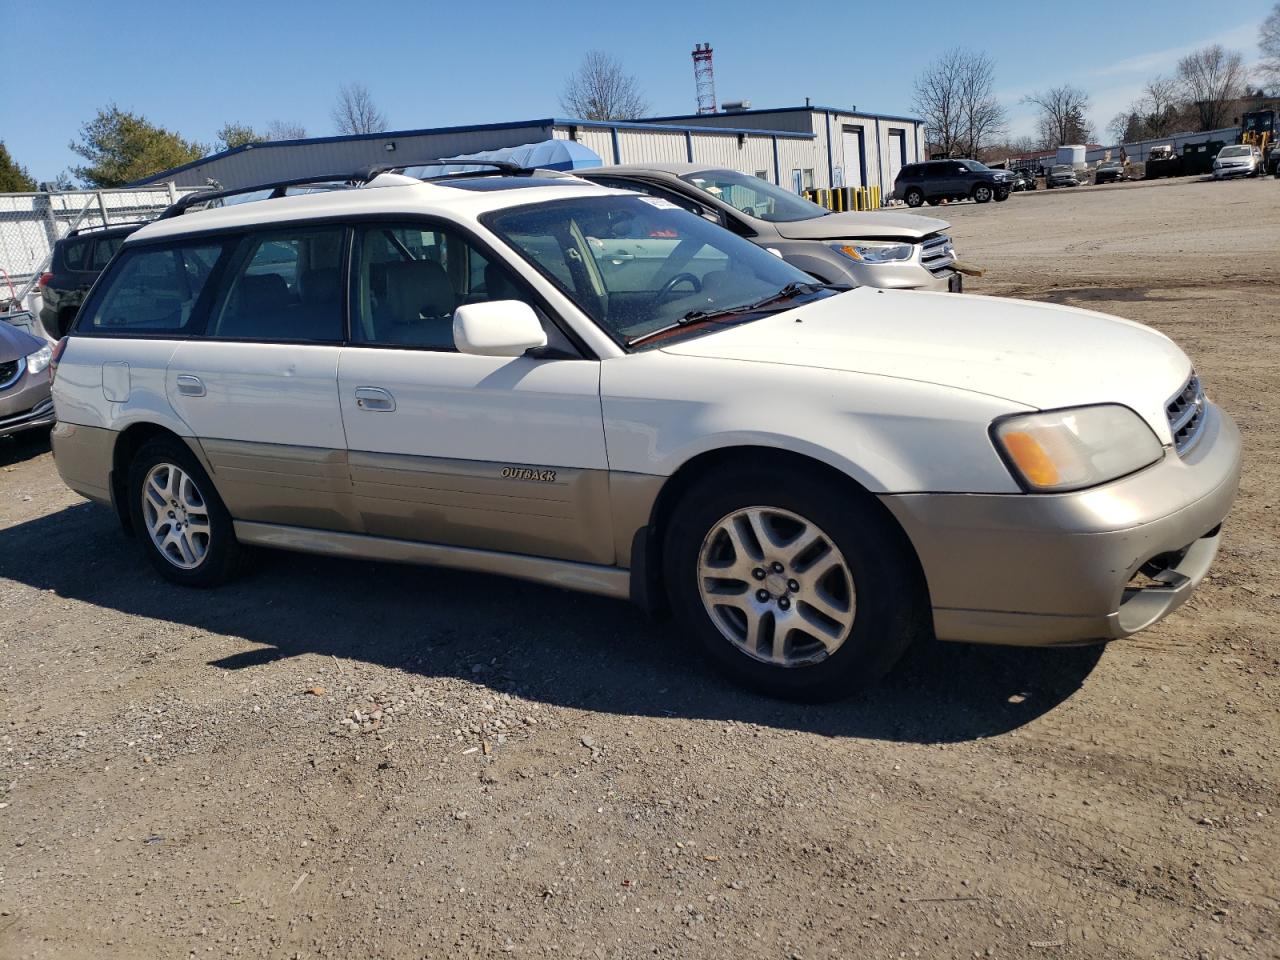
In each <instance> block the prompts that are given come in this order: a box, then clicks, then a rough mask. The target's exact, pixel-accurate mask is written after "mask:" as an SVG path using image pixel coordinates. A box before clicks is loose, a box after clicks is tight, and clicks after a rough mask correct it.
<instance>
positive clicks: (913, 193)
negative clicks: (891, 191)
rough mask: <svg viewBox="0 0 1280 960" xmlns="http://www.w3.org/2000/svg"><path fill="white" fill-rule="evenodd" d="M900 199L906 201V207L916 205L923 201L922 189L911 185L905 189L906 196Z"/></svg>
mask: <svg viewBox="0 0 1280 960" xmlns="http://www.w3.org/2000/svg"><path fill="white" fill-rule="evenodd" d="M902 199H904V200H905V201H906V202H907V206H908V207H918V206H920V204H922V203H924V191H923V190H921V189H920V188H919V187H912V188H911V189H910V190H908V191H907V193H906V196H904V197H903V198H902ZM930 202H933V201H930Z"/></svg>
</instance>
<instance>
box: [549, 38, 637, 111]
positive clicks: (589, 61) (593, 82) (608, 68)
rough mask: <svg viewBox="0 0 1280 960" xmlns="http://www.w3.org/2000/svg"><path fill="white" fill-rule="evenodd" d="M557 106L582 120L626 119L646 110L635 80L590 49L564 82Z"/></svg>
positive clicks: (606, 56)
mask: <svg viewBox="0 0 1280 960" xmlns="http://www.w3.org/2000/svg"><path fill="white" fill-rule="evenodd" d="M560 107H561V109H563V110H564V111H565V112H566V113H568V114H569V115H571V116H574V117H580V118H581V119H583V120H627V119H630V118H632V117H639V116H641V115H643V114H644V112H645V111H646V110H648V109H649V104H648V103H647V102H646V101H645V98H644V94H642V93H641V92H640V85H639V83H637V81H636V78H635V77H633V76H631V75H630V74H629V73H626V72H625V71H624V70H623V68H622V64H621V63H619V62H618V61H617V60H616V59H614V58H613V57H611V56H609V54H607V53H604V52H603V51H600V50H590V51H588V52H587V54H586V56H584V57H583V58H582V65H581V66H580V67H578V69H577V72H575V73H574V74H572V75H571V76H570V77H569V79H568V80H567V81H565V85H564V92H563V93H562V94H561V95H560Z"/></svg>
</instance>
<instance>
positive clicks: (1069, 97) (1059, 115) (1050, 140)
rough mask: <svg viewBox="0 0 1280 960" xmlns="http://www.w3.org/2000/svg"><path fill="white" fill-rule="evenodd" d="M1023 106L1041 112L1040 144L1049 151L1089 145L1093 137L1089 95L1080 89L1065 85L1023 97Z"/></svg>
mask: <svg viewBox="0 0 1280 960" xmlns="http://www.w3.org/2000/svg"><path fill="white" fill-rule="evenodd" d="M1022 102H1023V103H1029V104H1031V105H1032V106H1035V107H1038V108H1039V110H1040V120H1039V130H1040V141H1041V145H1042V146H1043V147H1045V148H1046V149H1048V148H1050V147H1060V146H1062V145H1063V144H1064V143H1088V142H1089V140H1090V138H1091V137H1092V135H1093V131H1091V130H1090V129H1089V121H1088V120H1087V119H1086V118H1085V111H1087V110H1088V109H1089V95H1088V94H1087V93H1085V92H1084V91H1083V90H1081V89H1080V88H1079V87H1073V86H1072V85H1071V84H1069V83H1064V84H1063V85H1062V86H1060V87H1053V88H1051V89H1049V90H1046V91H1044V92H1043V93H1040V92H1036V93H1033V94H1031V95H1030V96H1026V97H1023V98H1022Z"/></svg>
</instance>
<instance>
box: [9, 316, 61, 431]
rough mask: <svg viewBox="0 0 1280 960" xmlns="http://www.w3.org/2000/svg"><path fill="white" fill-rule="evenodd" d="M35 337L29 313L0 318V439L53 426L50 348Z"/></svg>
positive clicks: (36, 333) (47, 342) (45, 342)
mask: <svg viewBox="0 0 1280 960" xmlns="http://www.w3.org/2000/svg"><path fill="white" fill-rule="evenodd" d="M6 321H7V322H6ZM38 334H39V330H38V328H37V327H36V326H35V323H34V319H33V318H32V316H31V314H29V313H26V312H22V313H15V314H6V315H4V317H3V318H0V437H7V436H9V435H10V434H13V433H19V432H20V431H23V430H34V429H36V428H38V427H51V426H53V419H54V417H53V400H52V398H51V397H50V396H49V359H50V357H51V356H52V355H53V345H52V344H51V343H50V342H49V341H48V340H46V339H45V338H44V337H42V336H39V335H38Z"/></svg>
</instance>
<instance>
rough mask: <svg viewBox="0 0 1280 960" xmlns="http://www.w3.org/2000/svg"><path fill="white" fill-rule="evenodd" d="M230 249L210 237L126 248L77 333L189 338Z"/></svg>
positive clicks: (80, 322) (97, 291)
mask: <svg viewBox="0 0 1280 960" xmlns="http://www.w3.org/2000/svg"><path fill="white" fill-rule="evenodd" d="M224 247H225V244H224V243H222V242H221V241H212V240H204V241H193V242H190V243H185V244H175V245H168V244H166V245H158V244H157V245H153V246H145V247H135V248H133V249H126V250H125V251H124V253H123V254H121V256H120V258H119V259H118V260H116V262H115V265H114V266H113V267H112V269H111V271H110V273H109V274H108V275H107V277H106V278H105V279H104V280H103V283H102V285H101V289H99V290H95V291H94V296H93V302H92V303H90V304H89V305H88V308H87V309H86V310H84V311H82V312H81V314H80V320H79V322H78V323H77V324H76V333H89V334H93V333H99V334H123V335H135V334H136V335H144V336H145V335H165V334H177V335H184V336H185V335H186V334H187V333H189V332H191V330H192V328H193V327H194V324H195V318H196V316H197V312H198V311H197V307H198V306H199V304H200V302H201V295H202V294H203V293H204V292H205V288H206V285H207V283H208V281H209V277H210V275H211V274H212V273H213V271H214V268H215V266H216V265H217V264H218V261H219V259H220V258H221V257H222V255H223V253H224Z"/></svg>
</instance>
